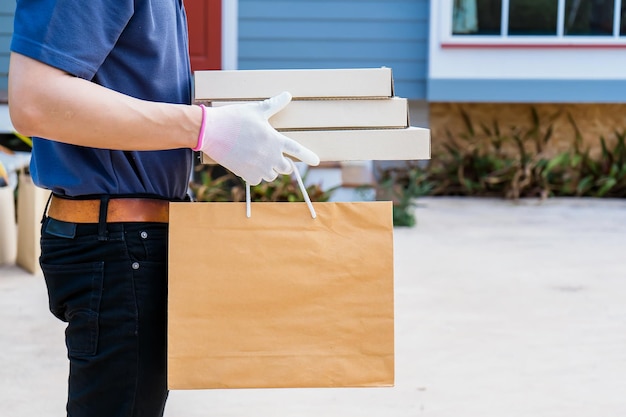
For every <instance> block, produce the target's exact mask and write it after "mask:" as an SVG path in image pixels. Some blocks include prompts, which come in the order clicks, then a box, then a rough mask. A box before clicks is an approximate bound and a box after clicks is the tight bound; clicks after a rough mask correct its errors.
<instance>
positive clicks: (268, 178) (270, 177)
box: [263, 171, 278, 182]
mask: <svg viewBox="0 0 626 417" xmlns="http://www.w3.org/2000/svg"><path fill="white" fill-rule="evenodd" d="M276 178H278V172H276V171H272V173H271V174H267V175H265V176H264V177H263V179H264V180H265V181H267V182H272V181H274V180H275V179H276Z"/></svg>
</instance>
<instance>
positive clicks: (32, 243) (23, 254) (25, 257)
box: [16, 172, 50, 274]
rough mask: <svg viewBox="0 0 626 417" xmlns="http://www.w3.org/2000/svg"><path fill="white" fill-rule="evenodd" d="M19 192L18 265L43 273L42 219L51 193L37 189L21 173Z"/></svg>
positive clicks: (36, 272) (31, 181) (28, 178)
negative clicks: (41, 266)
mask: <svg viewBox="0 0 626 417" xmlns="http://www.w3.org/2000/svg"><path fill="white" fill-rule="evenodd" d="M18 184H19V185H18V191H17V261H16V263H17V265H19V266H20V267H22V268H23V269H25V270H26V271H28V272H30V273H31V274H38V273H40V272H41V268H40V266H39V255H40V254H41V247H40V244H39V240H40V238H41V217H42V216H43V212H44V210H45V208H46V202H47V201H48V197H50V191H49V190H44V189H43V188H39V187H37V186H36V185H35V184H34V183H33V179H32V178H31V177H30V175H28V174H27V173H25V172H21V173H20V175H19V179H18Z"/></svg>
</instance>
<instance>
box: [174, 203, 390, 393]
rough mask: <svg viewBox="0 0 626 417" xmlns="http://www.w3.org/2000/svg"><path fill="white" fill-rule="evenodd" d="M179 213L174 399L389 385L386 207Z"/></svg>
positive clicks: (218, 207)
mask: <svg viewBox="0 0 626 417" xmlns="http://www.w3.org/2000/svg"><path fill="white" fill-rule="evenodd" d="M313 205H314V207H315V210H316V211H317V218H315V219H313V218H312V217H311V214H310V213H309V210H308V209H307V206H306V205H305V203H252V206H251V208H252V210H251V211H252V213H251V214H252V215H251V217H250V218H246V214H245V213H246V208H245V204H244V203H172V204H171V206H170V241H169V245H170V248H169V313H168V315H169V318H168V326H169V327H168V385H169V387H170V388H171V389H203V388H263V387H267V388H272V387H273V388H280V387H364V386H391V385H393V383H394V327H393V314H394V308H393V225H392V213H391V203H389V202H353V203H314V204H313Z"/></svg>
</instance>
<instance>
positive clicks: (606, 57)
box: [427, 0, 626, 103]
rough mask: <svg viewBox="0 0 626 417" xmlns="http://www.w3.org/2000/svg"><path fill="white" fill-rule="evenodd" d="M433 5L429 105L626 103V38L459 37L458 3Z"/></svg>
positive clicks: (436, 0) (445, 0)
mask: <svg viewBox="0 0 626 417" xmlns="http://www.w3.org/2000/svg"><path fill="white" fill-rule="evenodd" d="M431 3H432V6H431V18H430V38H429V41H430V46H429V60H428V65H429V79H428V95H427V99H428V100H429V101H435V102H510V103H539V102H542V103H624V102H626V99H625V98H624V97H626V95H625V93H626V73H625V72H624V70H623V68H624V67H626V53H624V51H625V50H626V38H625V37H619V38H604V37H596V38H591V37H587V38H577V37H569V38H567V39H566V38H562V37H561V38H555V39H551V38H542V37H539V38H533V37H529V36H526V37H519V36H518V37H507V38H503V39H496V40H494V39H490V38H489V37H481V36H473V37H466V38H462V37H458V36H457V37H453V36H451V26H450V23H451V16H452V0H433V1H432V2H431ZM625 18H626V17H625Z"/></svg>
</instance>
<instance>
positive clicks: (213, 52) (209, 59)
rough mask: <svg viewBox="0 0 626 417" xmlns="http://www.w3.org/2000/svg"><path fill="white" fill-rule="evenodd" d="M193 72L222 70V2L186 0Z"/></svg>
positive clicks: (217, 0)
mask: <svg viewBox="0 0 626 417" xmlns="http://www.w3.org/2000/svg"><path fill="white" fill-rule="evenodd" d="M184 2H185V10H186V11H187V22H188V25H189V56H190V58H191V69H192V71H198V70H209V69H211V70H214V69H221V68H222V0H184Z"/></svg>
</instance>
